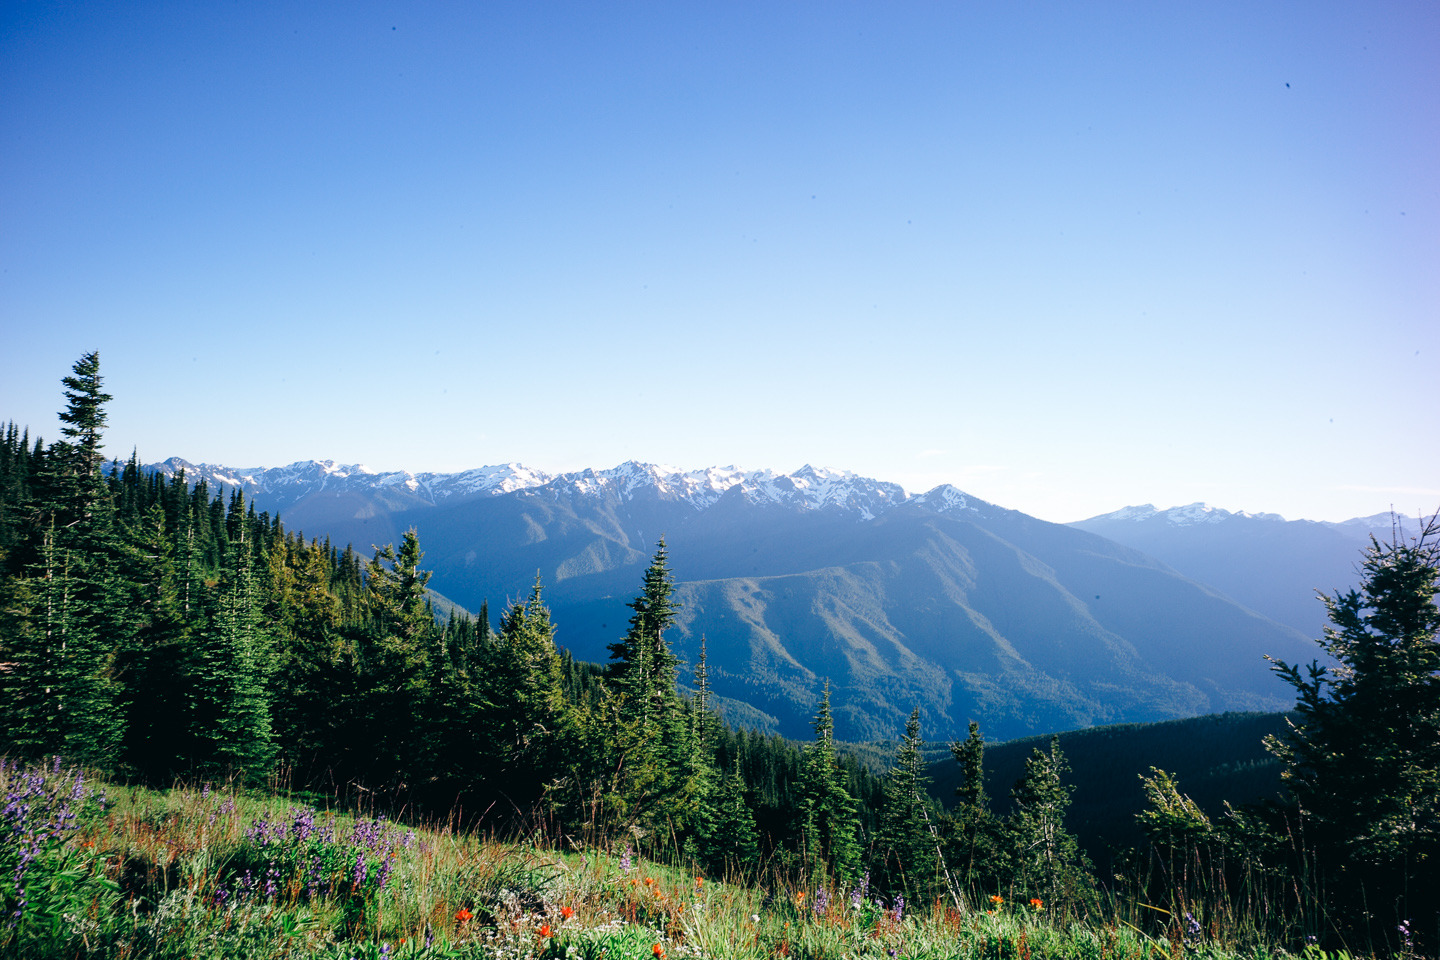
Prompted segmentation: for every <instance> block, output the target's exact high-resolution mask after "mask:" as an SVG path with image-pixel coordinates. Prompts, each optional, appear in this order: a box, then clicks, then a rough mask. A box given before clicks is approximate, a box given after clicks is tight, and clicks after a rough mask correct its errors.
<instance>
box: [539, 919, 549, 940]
mask: <svg viewBox="0 0 1440 960" xmlns="http://www.w3.org/2000/svg"><path fill="white" fill-rule="evenodd" d="M540 937H541V939H545V940H548V939H549V938H550V924H548V923H547V924H545V925H544V926H542V927H541V928H540Z"/></svg>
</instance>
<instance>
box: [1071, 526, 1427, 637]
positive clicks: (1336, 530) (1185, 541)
mask: <svg viewBox="0 0 1440 960" xmlns="http://www.w3.org/2000/svg"><path fill="white" fill-rule="evenodd" d="M1070 526H1072V527H1075V528H1077V529H1080V530H1087V531H1089V532H1091V533H1098V534H1100V535H1101V536H1102V537H1106V538H1108V539H1111V540H1114V541H1115V542H1116V543H1123V544H1125V546H1127V547H1134V548H1135V549H1136V550H1139V551H1141V552H1143V553H1148V554H1149V555H1151V556H1152V557H1155V558H1156V559H1158V560H1161V561H1163V562H1164V563H1165V564H1167V565H1169V566H1170V567H1172V568H1173V569H1175V570H1177V571H1179V572H1180V573H1182V574H1184V575H1185V576H1187V577H1190V578H1191V579H1193V580H1198V581H1200V582H1202V583H1206V584H1209V585H1210V586H1212V587H1216V588H1217V589H1219V590H1220V591H1221V592H1222V593H1224V594H1225V595H1226V596H1229V597H1231V598H1233V599H1235V600H1237V601H1239V602H1240V603H1241V604H1243V605H1245V606H1247V607H1249V608H1250V609H1252V610H1255V611H1257V612H1259V613H1263V614H1265V615H1266V616H1267V617H1270V618H1272V619H1274V620H1277V621H1279V622H1280V623H1284V624H1286V625H1288V626H1292V627H1294V628H1295V629H1297V630H1299V631H1300V632H1301V633H1304V634H1305V635H1307V636H1311V637H1319V636H1320V635H1321V631H1322V630H1323V629H1324V626H1325V624H1326V622H1327V620H1326V614H1325V606H1324V604H1322V603H1321V602H1320V601H1319V599H1318V598H1317V596H1316V594H1317V593H1324V594H1327V595H1331V594H1334V593H1335V591H1336V590H1348V589H1350V588H1351V587H1354V586H1356V585H1357V584H1358V583H1359V580H1360V577H1359V569H1358V562H1359V559H1360V551H1361V550H1363V549H1364V548H1365V547H1366V546H1367V545H1368V544H1369V542H1370V537H1371V536H1374V537H1375V538H1376V539H1378V540H1380V541H1382V542H1385V541H1388V540H1390V539H1391V538H1392V537H1394V536H1396V535H1399V536H1401V537H1404V536H1406V535H1407V534H1409V535H1413V534H1415V533H1416V532H1418V529H1419V528H1418V527H1417V526H1416V524H1415V522H1414V520H1413V519H1407V518H1405V517H1403V516H1397V515H1392V514H1389V513H1379V514H1375V515H1374V516H1370V517H1357V518H1355V519H1353V520H1346V521H1344V522H1341V523H1331V522H1326V521H1315V520H1286V519H1285V518H1284V517H1281V516H1279V515H1278V514H1274V513H1259V514H1250V513H1231V512H1229V511H1227V510H1220V509H1217V508H1215V507H1210V506H1207V505H1205V504H1203V503H1192V504H1190V505H1188V506H1184V507H1172V508H1171V509H1169V510H1157V509H1155V507H1154V506H1152V505H1150V504H1145V505H1143V506H1138V507H1125V508H1124V509H1122V510H1117V511H1115V512H1114V513H1107V514H1103V515H1101V516H1098V517H1091V518H1090V519H1089V520H1081V521H1078V522H1076V523H1072V524H1070Z"/></svg>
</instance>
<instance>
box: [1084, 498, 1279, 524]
mask: <svg viewBox="0 0 1440 960" xmlns="http://www.w3.org/2000/svg"><path fill="white" fill-rule="evenodd" d="M1236 518H1242V519H1250V520H1266V521H1274V520H1278V521H1280V522H1282V523H1283V522H1284V521H1285V518H1284V517H1282V516H1280V514H1278V513H1246V512H1245V511H1243V510H1241V511H1237V512H1233V513H1232V512H1231V511H1229V510H1222V509H1220V508H1219V507H1212V506H1210V505H1209V504H1208V503H1203V502H1196V503H1190V504H1186V505H1185V506H1183V507H1171V508H1169V509H1168V510H1157V509H1156V508H1155V506H1154V504H1149V503H1144V504H1140V505H1139V506H1129V507H1121V508H1120V509H1119V510H1116V511H1113V512H1111V513H1102V514H1100V515H1099V516H1096V517H1091V518H1090V520H1088V521H1085V522H1087V523H1089V522H1093V521H1097V520H1117V521H1131V522H1135V523H1140V522H1144V521H1150V520H1158V521H1161V522H1164V523H1169V524H1170V525H1171V526H1175V527H1194V526H1200V525H1202V524H1215V523H1224V522H1225V521H1226V520H1230V519H1236Z"/></svg>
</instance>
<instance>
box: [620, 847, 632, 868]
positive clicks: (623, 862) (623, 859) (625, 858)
mask: <svg viewBox="0 0 1440 960" xmlns="http://www.w3.org/2000/svg"><path fill="white" fill-rule="evenodd" d="M620 872H621V873H629V872H630V844H628V843H627V844H625V852H624V853H622V854H620Z"/></svg>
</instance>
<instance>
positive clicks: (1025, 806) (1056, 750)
mask: <svg viewBox="0 0 1440 960" xmlns="http://www.w3.org/2000/svg"><path fill="white" fill-rule="evenodd" d="M1069 769H1070V768H1069V764H1067V763H1066V761H1065V755H1064V754H1062V753H1061V752H1060V738H1059V737H1051V738H1050V749H1049V751H1045V750H1041V749H1040V748H1039V747H1036V748H1035V749H1034V751H1032V752H1031V754H1030V758H1029V759H1028V760H1026V761H1025V774H1024V776H1022V777H1021V778H1020V780H1019V781H1018V782H1017V783H1016V784H1015V786H1014V787H1013V788H1012V789H1011V791H1010V799H1011V802H1012V804H1013V808H1012V810H1011V813H1010V816H1008V817H1007V818H1006V819H1005V832H1006V835H1007V839H1008V842H1009V844H1010V851H1011V856H1012V857H1013V864H1012V877H1011V879H1012V882H1014V883H1015V884H1017V885H1019V886H1020V887H1021V889H1022V890H1025V891H1026V892H1027V893H1028V894H1029V895H1030V896H1038V897H1040V898H1041V899H1043V900H1044V901H1046V902H1047V903H1049V902H1051V901H1060V900H1064V899H1075V898H1077V897H1080V896H1083V895H1084V894H1085V892H1086V885H1085V877H1086V867H1087V865H1086V864H1085V861H1084V859H1083V858H1082V856H1081V854H1080V845H1079V843H1078V842H1077V841H1076V839H1075V837H1074V835H1073V834H1071V833H1070V832H1069V831H1067V830H1066V829H1065V813H1066V811H1067V810H1069V808H1070V794H1071V791H1072V789H1073V788H1072V787H1068V786H1066V785H1065V783H1064V777H1065V774H1066V773H1067V772H1068V771H1069Z"/></svg>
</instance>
